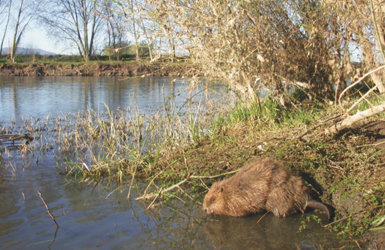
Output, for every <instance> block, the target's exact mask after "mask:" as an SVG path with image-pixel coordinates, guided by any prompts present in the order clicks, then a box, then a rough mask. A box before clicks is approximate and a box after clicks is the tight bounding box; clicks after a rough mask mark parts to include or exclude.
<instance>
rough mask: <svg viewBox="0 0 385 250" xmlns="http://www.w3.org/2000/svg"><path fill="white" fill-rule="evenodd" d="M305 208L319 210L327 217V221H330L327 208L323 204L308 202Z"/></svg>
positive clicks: (313, 201)
mask: <svg viewBox="0 0 385 250" xmlns="http://www.w3.org/2000/svg"><path fill="white" fill-rule="evenodd" d="M306 207H311V208H314V209H319V210H322V211H324V212H325V213H326V214H327V216H328V220H329V221H330V211H329V208H328V207H327V206H326V205H325V204H323V203H321V202H319V201H315V200H308V201H307V202H306Z"/></svg>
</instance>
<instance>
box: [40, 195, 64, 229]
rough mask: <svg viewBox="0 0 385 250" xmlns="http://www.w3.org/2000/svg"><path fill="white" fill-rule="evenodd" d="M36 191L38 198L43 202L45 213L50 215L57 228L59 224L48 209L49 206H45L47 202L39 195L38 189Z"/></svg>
mask: <svg viewBox="0 0 385 250" xmlns="http://www.w3.org/2000/svg"><path fill="white" fill-rule="evenodd" d="M37 193H38V194H39V197H40V200H41V201H42V202H43V204H44V206H45V209H46V210H47V213H48V215H49V216H50V217H51V219H52V221H53V222H54V223H55V225H56V228H59V224H57V222H56V220H55V217H54V216H53V215H52V213H51V212H50V211H49V208H48V206H47V203H45V201H44V199H43V196H42V195H41V193H40V191H37Z"/></svg>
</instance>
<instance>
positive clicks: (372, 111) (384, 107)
mask: <svg viewBox="0 0 385 250" xmlns="http://www.w3.org/2000/svg"><path fill="white" fill-rule="evenodd" d="M384 111H385V102H384V103H382V104H381V105H378V106H374V107H371V108H369V109H366V110H364V111H358V112H357V113H356V114H355V115H352V116H348V117H347V118H345V119H344V120H342V121H341V122H339V123H336V124H334V125H333V126H332V127H330V128H328V129H326V130H325V133H326V134H336V133H338V132H339V131H341V130H343V129H345V128H349V127H351V126H352V125H353V124H354V123H356V122H358V121H360V120H363V119H365V118H367V117H370V116H373V115H376V114H379V113H382V112H384Z"/></svg>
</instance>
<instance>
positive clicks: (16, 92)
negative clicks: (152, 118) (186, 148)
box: [0, 77, 223, 121]
mask: <svg viewBox="0 0 385 250" xmlns="http://www.w3.org/2000/svg"><path fill="white" fill-rule="evenodd" d="M170 83H173V84H170ZM188 85H189V82H188V81H185V80H177V81H175V82H174V81H172V79H169V78H156V77H146V78H130V79H120V78H92V77H48V78H4V77H3V78H0V97H1V100H0V120H3V121H10V120H14V119H16V120H17V119H20V118H21V117H35V118H37V117H45V116H47V115H49V114H51V115H56V114H57V113H58V112H62V113H74V112H78V111H80V110H85V109H93V110H100V109H102V110H104V104H106V105H107V106H108V107H109V108H111V109H116V108H117V107H120V108H122V109H125V108H127V107H132V108H138V109H139V110H140V111H141V112H144V113H151V112H154V111H158V110H160V109H161V108H162V107H163V104H164V101H165V100H167V98H168V97H169V96H175V97H176V98H175V100H174V101H175V103H176V104H177V105H178V104H181V103H183V102H184V101H185V100H186V98H187V96H188V95H189V93H188V92H187V91H186V89H188ZM218 89H222V90H223V87H220V86H219V88H218Z"/></svg>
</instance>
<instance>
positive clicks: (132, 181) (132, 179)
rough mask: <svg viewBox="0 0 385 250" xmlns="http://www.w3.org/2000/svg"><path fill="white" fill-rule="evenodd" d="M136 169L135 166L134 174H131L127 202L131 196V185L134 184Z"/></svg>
mask: <svg viewBox="0 0 385 250" xmlns="http://www.w3.org/2000/svg"><path fill="white" fill-rule="evenodd" d="M137 167H138V165H135V169H134V173H133V174H132V178H131V183H130V187H129V188H128V193H127V200H129V199H130V196H131V188H132V184H134V178H135V173H136V169H137Z"/></svg>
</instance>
